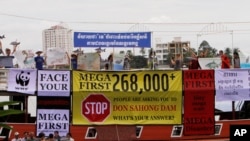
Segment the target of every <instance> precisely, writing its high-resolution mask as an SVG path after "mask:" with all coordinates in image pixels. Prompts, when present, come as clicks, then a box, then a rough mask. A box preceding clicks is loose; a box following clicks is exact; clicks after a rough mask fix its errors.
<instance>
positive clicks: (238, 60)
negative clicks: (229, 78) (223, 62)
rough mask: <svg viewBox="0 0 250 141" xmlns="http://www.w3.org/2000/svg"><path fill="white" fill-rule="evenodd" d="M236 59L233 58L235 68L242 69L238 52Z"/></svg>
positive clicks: (235, 54)
mask: <svg viewBox="0 0 250 141" xmlns="http://www.w3.org/2000/svg"><path fill="white" fill-rule="evenodd" d="M233 54H234V57H233V61H234V68H240V57H239V54H238V52H234V53H233Z"/></svg>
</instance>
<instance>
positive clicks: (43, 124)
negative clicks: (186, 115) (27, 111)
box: [36, 109, 70, 136]
mask: <svg viewBox="0 0 250 141" xmlns="http://www.w3.org/2000/svg"><path fill="white" fill-rule="evenodd" d="M69 113H70V111H69V110H57V109H37V116H36V132H37V136H38V134H39V133H41V132H43V133H44V134H45V136H49V134H54V131H58V132H59V135H60V136H66V134H67V133H68V132H69V126H70V124H69V123H70V115H69Z"/></svg>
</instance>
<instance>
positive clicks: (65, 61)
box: [46, 47, 70, 66]
mask: <svg viewBox="0 0 250 141" xmlns="http://www.w3.org/2000/svg"><path fill="white" fill-rule="evenodd" d="M46 56H47V58H46V63H47V65H48V66H54V65H69V58H68V55H67V53H66V50H65V49H64V48H58V47H55V48H49V49H48V50H47V54H46ZM69 56H70V54H69Z"/></svg>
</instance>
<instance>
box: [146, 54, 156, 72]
mask: <svg viewBox="0 0 250 141" xmlns="http://www.w3.org/2000/svg"><path fill="white" fill-rule="evenodd" d="M148 63H149V67H150V69H151V70H155V69H157V67H158V59H157V56H156V52H155V51H153V50H151V51H150V53H149V59H148Z"/></svg>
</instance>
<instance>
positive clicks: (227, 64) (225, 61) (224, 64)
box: [219, 50, 230, 69]
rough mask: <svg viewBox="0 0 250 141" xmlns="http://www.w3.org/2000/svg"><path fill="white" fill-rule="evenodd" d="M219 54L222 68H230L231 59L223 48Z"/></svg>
mask: <svg viewBox="0 0 250 141" xmlns="http://www.w3.org/2000/svg"><path fill="white" fill-rule="evenodd" d="M219 55H220V57H221V68H222V69H229V68H230V60H229V58H228V57H227V55H226V54H224V53H223V51H222V50H220V51H219Z"/></svg>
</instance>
